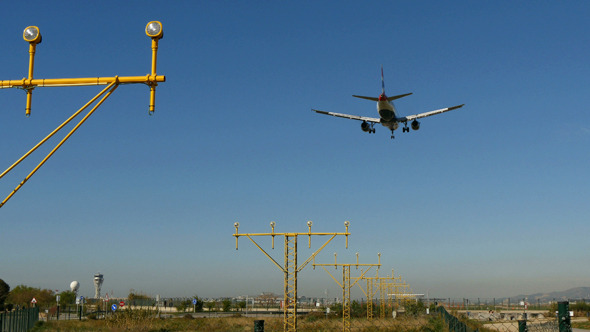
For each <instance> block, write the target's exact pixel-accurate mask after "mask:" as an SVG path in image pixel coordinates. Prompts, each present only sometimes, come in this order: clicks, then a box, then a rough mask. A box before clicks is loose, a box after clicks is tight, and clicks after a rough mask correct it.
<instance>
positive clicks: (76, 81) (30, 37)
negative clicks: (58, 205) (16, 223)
mask: <svg viewBox="0 0 590 332" xmlns="http://www.w3.org/2000/svg"><path fill="white" fill-rule="evenodd" d="M145 33H146V34H147V35H148V37H150V38H151V39H152V66H151V73H150V74H147V75H143V76H114V77H89V78H44V79H39V78H33V71H34V67H35V52H36V49H37V44H39V43H41V40H42V38H41V31H40V30H39V28H38V27H36V26H29V27H27V28H26V29H25V30H24V32H23V38H24V40H25V41H26V42H28V43H29V72H28V77H26V78H22V79H19V80H0V89H6V88H17V89H22V90H24V91H25V92H26V94H27V102H26V106H25V115H26V116H27V117H28V116H30V114H31V101H32V97H33V90H34V89H35V88H38V87H56V86H90V85H106V87H105V88H104V89H103V90H102V91H101V92H100V93H98V94H97V95H96V96H95V97H94V98H92V99H91V100H90V101H89V102H88V103H86V105H84V106H83V107H82V108H80V109H79V110H78V111H76V112H75V113H74V114H73V115H72V116H71V117H69V118H68V119H67V120H66V121H65V122H63V123H62V124H61V125H59V126H58V127H57V128H56V129H55V130H54V131H53V132H51V133H50V134H49V135H47V136H46V137H45V138H44V139H42V140H41V141H40V142H39V143H38V144H37V145H35V146H34V147H33V148H32V149H31V150H29V152H27V153H25V154H24V155H23V156H22V157H21V158H20V159H19V160H17V161H16V162H15V163H14V164H12V166H10V167H8V169H6V170H5V171H4V172H3V173H1V174H0V179H1V178H2V177H3V176H4V175H6V174H7V173H8V172H10V171H11V170H12V169H13V168H14V167H16V166H17V165H18V164H19V163H20V162H22V161H23V160H24V159H25V158H27V157H28V156H29V155H30V154H31V153H33V152H34V151H35V150H37V148H39V147H40V146H41V145H42V144H43V143H45V142H46V141H47V140H49V139H50V138H51V137H52V136H53V135H55V134H56V133H57V132H58V131H59V130H61V129H62V128H63V127H64V126H66V125H67V124H68V123H69V122H70V121H72V120H73V119H74V118H75V117H76V116H78V115H79V114H80V113H82V112H83V111H84V110H85V109H86V108H88V107H89V106H90V105H92V104H93V103H94V102H95V101H96V100H97V99H98V98H100V97H101V96H102V98H101V99H100V101H98V103H96V105H95V106H94V107H93V108H92V109H91V110H90V111H88V113H87V114H86V115H85V116H84V117H83V118H82V120H80V121H79V122H78V124H77V125H76V126H75V127H74V128H73V129H72V130H71V131H70V132H69V133H68V134H67V135H66V136H65V137H64V138H63V139H62V140H61V141H60V142H59V143H58V144H57V145H56V146H55V148H53V150H51V152H49V154H48V155H47V156H46V157H45V158H44V159H43V160H42V161H41V162H40V163H39V164H38V165H37V167H35V168H34V169H33V170H32V171H31V172H30V173H29V175H27V176H26V177H25V178H24V180H23V181H22V182H21V183H20V184H19V185H18V186H17V187H16V188H15V189H14V190H13V191H12V192H11V193H10V194H9V195H8V196H7V197H6V198H5V199H4V201H2V202H0V208H1V207H2V206H4V204H6V202H7V201H8V200H9V199H10V198H11V197H12V196H13V195H14V194H15V193H16V192H17V191H18V190H19V189H20V188H21V187H22V186H23V185H24V184H25V182H27V181H28V180H29V179H30V178H31V176H33V174H35V173H36V172H37V170H39V168H40V167H41V166H43V164H45V162H46V161H47V160H48V159H49V158H50V157H51V156H52V155H53V154H54V153H55V152H56V151H57V150H58V149H59V148H60V147H61V146H62V145H63V144H64V143H65V141H66V140H67V139H68V138H70V136H72V134H74V132H75V131H76V130H78V128H79V127H80V126H81V125H82V124H83V123H84V122H85V121H86V120H87V119H88V118H89V117H90V116H91V115H92V113H94V111H95V110H96V109H97V108H98V107H99V106H100V105H101V104H102V103H103V102H104V101H105V100H106V99H107V98H108V97H109V96H110V95H111V94H112V93H113V92H114V91H115V90H116V89H117V87H119V85H121V84H145V85H147V86H148V87H149V88H150V102H149V114H150V115H151V114H152V113H153V112H154V110H155V104H156V86H157V85H158V83H160V82H165V81H166V77H165V76H164V75H158V74H157V73H156V60H157V54H158V42H159V40H160V39H161V38H162V37H163V36H164V30H163V29H162V23H160V22H158V21H151V22H149V23H148V24H147V26H146V28H145ZM103 95H104V96H103Z"/></svg>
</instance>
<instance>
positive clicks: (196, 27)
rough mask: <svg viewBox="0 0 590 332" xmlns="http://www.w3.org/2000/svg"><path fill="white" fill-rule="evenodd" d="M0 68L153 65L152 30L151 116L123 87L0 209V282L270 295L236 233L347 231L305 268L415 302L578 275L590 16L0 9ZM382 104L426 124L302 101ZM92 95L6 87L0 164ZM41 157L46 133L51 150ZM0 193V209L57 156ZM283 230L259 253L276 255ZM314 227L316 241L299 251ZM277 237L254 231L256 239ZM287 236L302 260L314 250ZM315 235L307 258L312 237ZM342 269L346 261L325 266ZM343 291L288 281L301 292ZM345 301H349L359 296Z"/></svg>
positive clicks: (445, 6) (377, 8)
mask: <svg viewBox="0 0 590 332" xmlns="http://www.w3.org/2000/svg"><path fill="white" fill-rule="evenodd" d="M0 9H1V11H2V12H3V13H10V15H5V18H4V19H3V20H2V22H0V27H1V28H2V30H3V31H4V32H5V33H4V34H3V37H2V42H3V47H2V50H3V51H2V53H1V54H0V59H1V62H2V64H3V66H2V67H0V68H1V69H0V76H1V77H0V79H20V78H22V77H24V76H26V74H27V66H28V53H27V49H28V45H27V44H26V42H24V41H23V40H22V31H23V29H24V28H25V27H27V26H29V25H36V26H38V27H39V28H40V30H41V33H42V35H43V43H42V44H40V45H39V46H38V48H37V55H36V66H35V78H60V77H95V76H114V75H120V76H136V75H145V74H147V73H148V72H149V70H150V57H151V53H150V40H149V38H148V37H146V36H145V34H144V28H145V25H146V23H147V22H149V21H151V20H159V21H161V22H162V23H163V25H164V31H165V35H164V39H162V40H161V42H160V48H159V57H158V73H159V74H163V75H166V78H167V82H165V83H162V84H161V85H160V86H158V90H157V101H156V113H155V114H154V116H148V112H147V106H148V98H149V90H148V88H147V87H145V86H143V85H137V86H135V85H127V86H121V87H119V89H118V90H117V91H116V92H115V93H114V95H113V96H112V97H111V98H110V99H109V100H108V101H107V102H106V103H105V104H104V105H103V106H102V107H101V108H100V109H99V110H98V111H97V112H96V113H95V114H94V115H93V116H92V117H91V118H90V119H89V120H88V122H87V123H85V124H84V125H83V126H82V128H81V129H80V130H79V131H78V132H77V133H76V134H75V135H74V136H73V137H72V138H71V139H70V140H69V141H68V142H67V143H66V144H65V145H64V146H63V147H62V148H61V149H60V150H59V152H58V153H56V154H55V156H54V157H53V158H52V159H50V160H49V162H48V163H47V164H46V165H45V166H43V167H42V168H41V169H40V171H39V172H38V173H37V174H36V175H35V176H33V178H32V179H31V180H30V181H29V182H28V183H27V184H26V185H25V186H24V187H23V188H22V189H21V190H20V191H19V192H18V193H17V194H16V195H15V196H14V197H13V198H12V199H11V200H10V201H9V202H8V203H7V204H6V205H5V206H4V207H2V209H0V225H1V226H0V253H1V254H0V278H2V279H4V280H5V281H6V282H7V283H8V284H9V285H11V286H12V287H15V286H16V285H18V284H27V285H31V286H36V287H42V288H50V289H60V290H65V289H67V288H68V286H69V283H70V282H71V281H72V280H78V281H79V282H80V283H81V289H80V291H81V293H82V294H85V295H88V296H90V295H92V294H93V289H92V284H91V283H92V276H93V274H94V273H96V272H99V271H100V272H102V273H103V274H104V278H105V281H104V286H103V289H104V290H106V291H109V292H111V291H112V292H113V293H114V296H126V295H127V294H128V292H129V289H135V290H138V291H141V292H144V293H146V294H151V295H155V294H161V295H162V296H192V295H194V294H199V295H201V296H204V297H213V296H237V295H256V294H259V293H261V292H263V291H272V292H275V293H278V294H280V293H281V289H282V274H281V272H280V271H279V270H278V269H277V267H276V266H274V264H272V263H271V262H270V261H269V260H268V259H267V258H266V257H264V255H263V254H262V253H261V252H260V251H259V250H258V249H257V248H255V247H254V245H253V244H252V243H250V242H249V241H248V240H247V239H246V238H241V239H240V249H239V250H238V251H236V250H235V247H234V238H233V237H232V236H231V235H232V234H233V232H234V228H233V223H234V222H236V221H238V222H240V224H241V227H240V231H241V232H244V233H259V232H267V231H269V230H270V227H269V222H270V221H271V220H274V221H276V222H277V228H276V231H277V232H306V231H307V227H306V225H305V223H306V222H307V220H313V221H314V226H313V231H317V232H342V231H344V226H343V222H344V221H345V220H350V222H351V226H350V232H351V236H350V238H349V248H348V249H347V250H346V249H345V248H344V239H335V240H334V241H333V243H331V244H330V245H329V246H328V247H327V248H326V249H325V250H324V251H323V252H322V254H321V255H319V256H318V262H320V261H322V262H331V261H332V259H333V253H334V252H337V253H338V257H339V261H341V262H343V263H353V262H354V261H355V259H354V254H355V253H356V252H359V254H360V257H361V261H363V262H365V263H373V262H375V261H376V255H377V253H378V252H380V253H382V257H381V262H382V264H383V268H382V270H381V274H382V275H384V274H388V273H391V269H392V268H393V269H394V270H395V274H396V276H397V275H401V276H402V277H403V278H404V279H405V280H406V281H407V282H408V283H409V284H410V285H411V286H412V290H413V291H414V292H419V293H427V292H428V294H429V295H431V296H438V297H457V298H461V297H481V298H485V297H490V298H491V297H502V296H509V295H516V294H526V293H535V292H544V291H554V290H563V289H567V288H571V287H578V286H588V284H589V280H588V276H589V275H590V265H588V264H587V263H588V261H589V259H590V254H589V252H588V250H587V249H588V245H587V243H588V231H590V226H589V224H588V222H587V220H588V217H587V216H588V214H589V212H590V207H589V206H588V197H590V189H589V188H590V177H589V176H588V173H587V169H588V165H589V162H590V154H589V153H588V151H589V147H590V125H589V124H588V123H590V115H589V112H588V111H589V110H588V106H587V105H588V104H590V96H589V95H588V87H589V86H590V66H588V56H589V55H590V36H589V35H588V33H587V32H588V31H589V29H590V23H588V20H587V17H588V16H589V14H590V3H588V2H585V1H570V2H566V3H564V2H550V1H537V2H511V1H501V2H481V1H479V2H473V1H457V2H452V3H443V2H438V1H421V2H415V1H404V2H402V1H394V2H391V1H375V2H371V3H366V2H352V1H301V2H259V3H252V2H237V1H236V2H234V1H215V2H205V1H178V2H170V3H165V4H163V3H162V2H156V1H127V2H118V1H101V2H93V3H80V2H67V1H62V2H57V3H55V2H54V3H48V2H41V1H34V2H33V3H32V5H29V6H28V8H24V7H23V6H22V4H17V3H14V2H2V4H0ZM381 65H383V67H384V72H385V85H386V92H387V93H388V95H395V94H402V93H407V92H413V93H414V94H413V95H412V96H409V97H406V98H403V99H400V100H398V101H396V107H397V108H398V110H399V111H400V112H401V113H402V114H404V115H406V114H414V113H419V112H424V111H429V110H433V109H438V108H442V107H448V106H453V105H457V104H462V103H465V104H466V105H465V107H464V108H463V109H460V110H456V111H453V112H450V113H446V114H444V115H438V116H434V117H430V118H426V119H423V121H422V127H421V129H420V130H419V131H417V132H411V133H409V134H407V133H405V134H402V133H401V131H397V132H396V139H395V140H394V141H392V140H390V139H389V136H390V133H389V132H388V130H387V129H386V128H383V127H376V129H377V133H376V134H375V135H368V134H366V133H363V132H362V131H361V130H360V125H359V123H358V122H356V121H348V120H345V119H337V118H332V117H327V116H322V115H318V114H315V113H313V112H311V111H310V109H311V108H319V109H322V110H326V111H335V112H343V113H351V114H359V115H365V116H376V110H375V104H374V103H373V102H370V101H366V100H360V99H356V98H352V97H351V95H352V94H359V95H374V96H377V95H378V94H379V93H380V89H381V86H380V85H381V82H380V72H379V70H380V66H381ZM99 91H100V88H99V87H71V88H38V89H36V90H35V91H34V93H33V109H32V115H31V117H30V118H26V117H25V114H24V107H25V94H24V93H23V92H22V91H19V90H16V89H4V90H2V91H0V105H1V106H0V135H2V136H1V140H0V142H1V146H2V153H1V154H0V164H1V166H2V167H3V169H5V168H7V167H8V166H10V165H11V164H12V163H13V162H14V161H15V160H16V159H18V158H19V157H20V156H21V155H22V154H24V153H25V152H26V151H27V150H28V149H29V148H30V147H32V146H33V145H34V144H35V143H36V142H38V141H39V140H40V139H41V138H42V137H44V136H45V135H46V134H47V133H49V132H50V131H51V130H53V128H55V127H56V126H57V125H59V124H60V123H61V122H62V121H63V120H65V119H66V118H67V117H68V116H69V115H71V114H72V113H73V112H74V111H75V110H76V109H78V108H79V107H81V106H82V105H83V104H84V103H86V102H87V101H88V100H89V99H90V98H91V97H92V96H94V95H95V94H96V93H98V92H99ZM48 144H53V145H55V144H57V140H52V141H50V142H49V143H48ZM50 148H51V146H48V147H44V148H43V149H40V151H38V152H37V153H35V154H33V155H32V156H31V157H30V158H29V159H31V160H27V161H26V162H25V163H23V164H22V165H20V166H19V167H18V168H16V169H14V170H13V171H12V172H11V173H10V174H9V175H8V176H6V177H4V178H2V179H1V180H0V190H1V191H2V193H4V194H2V195H3V196H2V198H4V197H5V196H6V195H8V194H9V193H10V192H11V191H12V189H13V188H14V187H15V186H16V185H17V184H18V183H19V182H20V181H21V180H22V178H24V176H26V174H27V173H28V172H29V171H30V170H31V169H32V168H33V167H34V166H35V165H36V163H37V162H39V161H40V160H41V159H42V158H43V156H44V155H45V154H46V153H47V152H48V151H49V150H50ZM280 241H281V240H280V239H277V245H276V248H277V249H275V250H274V251H272V252H273V254H274V256H275V257H276V259H277V261H279V262H281V261H282V257H283V256H282V255H283V253H282V249H281V242H280ZM323 241H325V238H319V237H318V238H314V239H312V249H314V248H317V246H319V245H321V244H323ZM260 243H261V245H263V246H264V247H265V248H266V249H269V248H270V239H260ZM306 243H307V238H305V237H303V238H301V239H300V254H299V257H300V261H303V260H304V259H305V258H307V257H308V256H309V255H310V254H311V252H312V251H310V250H309V249H307V248H306V246H305V244H306ZM314 246H315V247H314ZM336 273H339V272H336ZM326 289H328V291H329V293H330V296H331V297H332V296H333V297H336V296H340V295H339V294H340V291H339V290H338V287H337V285H336V284H335V283H334V282H333V281H332V279H331V278H330V277H329V276H328V275H327V274H326V273H325V272H324V271H323V270H321V269H320V270H318V269H316V270H313V269H312V268H311V266H309V267H307V268H306V269H304V270H303V271H302V272H301V274H300V279H299V294H300V295H306V296H312V297H315V296H323V295H324V294H325V290H326ZM353 295H354V296H357V297H360V296H361V294H360V292H359V291H358V289H357V290H354V291H353Z"/></svg>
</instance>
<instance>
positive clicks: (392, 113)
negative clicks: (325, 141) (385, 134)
mask: <svg viewBox="0 0 590 332" xmlns="http://www.w3.org/2000/svg"><path fill="white" fill-rule="evenodd" d="M381 89H382V90H381V95H379V97H378V98H375V97H365V96H357V95H353V97H356V98H362V99H367V100H372V101H376V102H377V111H378V112H379V117H378V118H371V117H366V116H359V115H350V114H342V113H334V112H325V111H320V110H316V109H312V111H314V112H317V113H320V114H327V115H332V116H337V117H340V118H346V119H353V120H359V121H362V123H361V129H362V130H363V131H364V132H367V133H369V134H371V133H373V134H374V133H375V128H373V126H374V125H375V123H380V124H381V125H383V126H384V127H387V128H389V130H391V138H392V139H393V138H394V135H393V131H394V130H396V129H397V128H398V126H399V124H400V123H403V124H404V127H403V128H402V132H404V133H405V132H410V128H409V127H408V121H412V122H411V123H410V126H411V127H412V129H413V130H418V129H420V122H418V120H417V119H420V118H425V117H427V116H431V115H435V114H440V113H444V112H448V111H452V110H456V109H457V108H461V107H463V105H465V104H461V105H457V106H453V107H448V108H441V109H438V110H434V111H430V112H425V113H420V114H414V115H408V116H402V117H398V115H397V111H396V109H395V106H394V105H393V101H394V100H396V99H399V98H402V97H406V96H409V95H411V94H412V93H406V94H403V95H397V96H393V97H387V96H386V95H385V81H384V79H383V66H381Z"/></svg>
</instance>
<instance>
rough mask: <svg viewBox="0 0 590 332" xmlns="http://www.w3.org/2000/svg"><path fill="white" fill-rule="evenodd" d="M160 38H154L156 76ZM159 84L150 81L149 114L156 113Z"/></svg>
mask: <svg viewBox="0 0 590 332" xmlns="http://www.w3.org/2000/svg"><path fill="white" fill-rule="evenodd" d="M158 40H160V39H159V38H152V76H156V75H157V74H156V61H157V59H158ZM157 85H158V84H157V83H155V82H153V83H150V108H149V114H150V115H152V114H154V111H155V109H156V86H157Z"/></svg>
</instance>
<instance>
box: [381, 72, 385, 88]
mask: <svg viewBox="0 0 590 332" xmlns="http://www.w3.org/2000/svg"><path fill="white" fill-rule="evenodd" d="M381 93H382V94H385V79H384V78H383V65H381Z"/></svg>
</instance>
